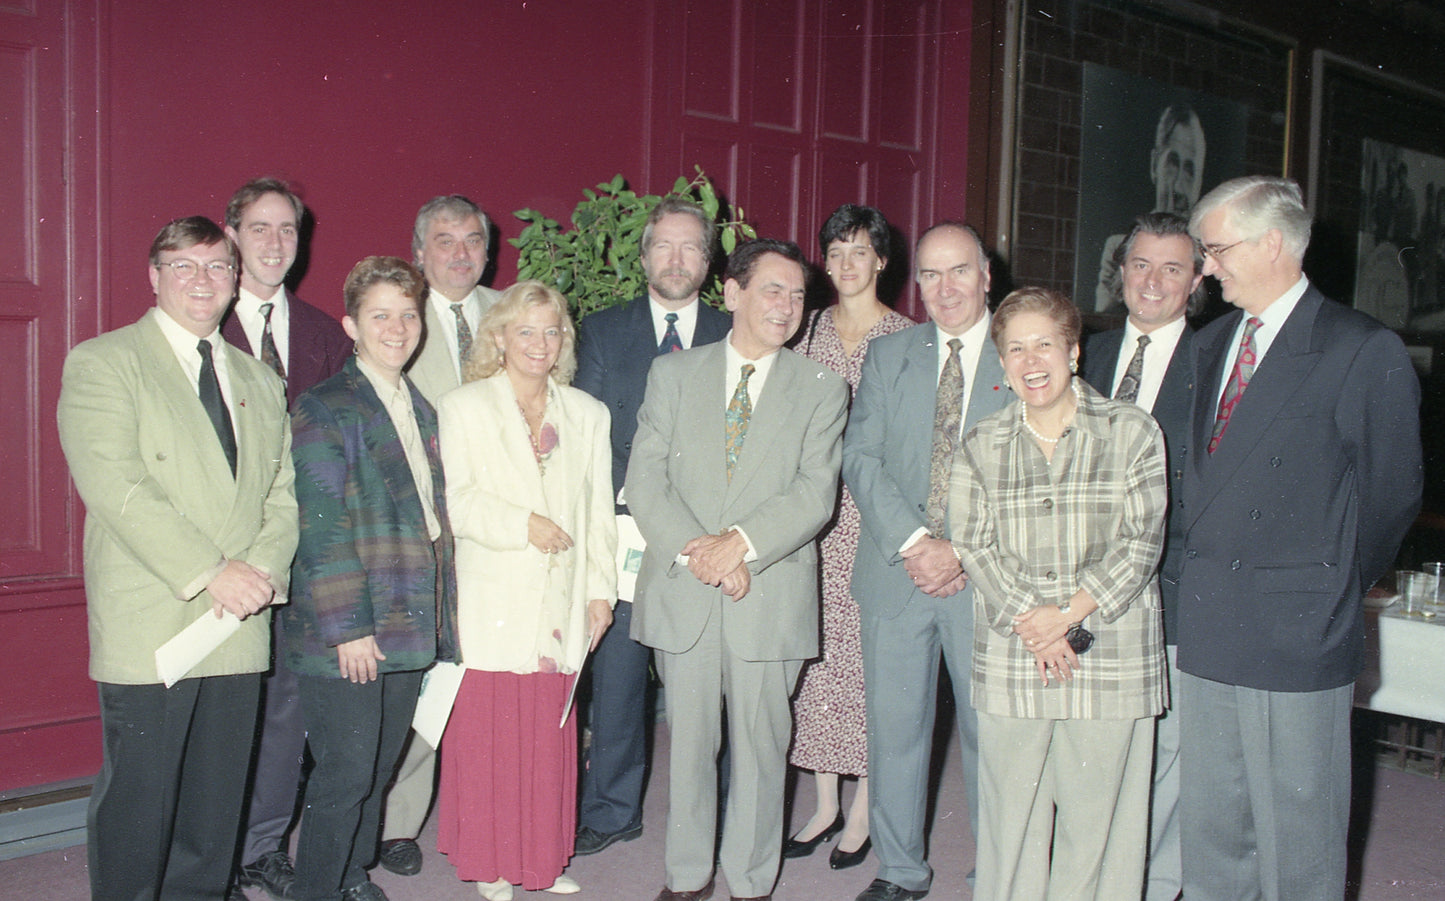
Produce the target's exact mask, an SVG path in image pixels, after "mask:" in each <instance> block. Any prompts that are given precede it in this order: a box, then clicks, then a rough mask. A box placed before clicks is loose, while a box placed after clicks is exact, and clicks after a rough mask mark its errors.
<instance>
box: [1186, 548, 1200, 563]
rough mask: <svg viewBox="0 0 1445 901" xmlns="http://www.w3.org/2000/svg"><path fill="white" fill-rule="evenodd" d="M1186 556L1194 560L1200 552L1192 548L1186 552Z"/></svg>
mask: <svg viewBox="0 0 1445 901" xmlns="http://www.w3.org/2000/svg"><path fill="white" fill-rule="evenodd" d="M1184 556H1185V557H1188V558H1189V559H1190V560H1193V559H1194V558H1195V557H1198V556H1199V552H1198V551H1196V550H1195V549H1194V548H1190V549H1189V550H1187V551H1185V552H1184Z"/></svg>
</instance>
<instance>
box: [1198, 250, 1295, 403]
mask: <svg viewBox="0 0 1445 901" xmlns="http://www.w3.org/2000/svg"><path fill="white" fill-rule="evenodd" d="M1309 286H1310V281H1309V279H1307V278H1305V277H1304V276H1303V275H1301V276H1300V277H1299V281H1297V282H1295V283H1294V287H1292V288H1290V289H1289V290H1288V291H1286V292H1284V293H1283V294H1281V295H1280V297H1279V300H1276V301H1275V302H1274V303H1272V304H1270V305H1269V306H1267V307H1265V308H1264V311H1263V312H1261V313H1260V314H1259V316H1258V319H1259V321H1260V326H1259V328H1257V329H1255V330H1254V368H1255V370H1256V371H1257V370H1258V369H1259V367H1260V366H1262V365H1264V355H1265V354H1267V353H1269V348H1270V345H1272V344H1274V339H1275V336H1276V335H1278V334H1279V330H1280V329H1281V328H1283V327H1284V321H1285V320H1286V319H1288V318H1289V314H1290V313H1293V312H1294V308H1295V305H1296V304H1298V303H1299V300H1300V298H1301V297H1304V294H1305V290H1306V289H1308V288H1309ZM1249 317H1250V314H1249V312H1248V311H1245V313H1244V315H1243V316H1241V317H1240V318H1239V324H1238V325H1236V326H1235V327H1234V335H1233V336H1232V337H1231V338H1230V341H1229V352H1228V353H1227V354H1225V356H1224V369H1223V370H1222V373H1223V374H1222V375H1220V377H1219V392H1218V393H1217V394H1216V395H1215V396H1214V408H1215V409H1216V410H1217V409H1219V401H1220V399H1221V398H1223V397H1224V389H1225V388H1226V387H1227V386H1228V385H1229V374H1230V373H1231V372H1233V371H1234V361H1235V359H1236V358H1237V357H1238V356H1239V342H1240V340H1241V339H1242V338H1243V337H1244V326H1245V323H1247V322H1249Z"/></svg>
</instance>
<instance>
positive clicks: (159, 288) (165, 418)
mask: <svg viewBox="0 0 1445 901" xmlns="http://www.w3.org/2000/svg"><path fill="white" fill-rule="evenodd" d="M236 262H237V260H236V248H235V245H234V244H232V243H231V241H230V239H228V238H227V237H226V235H225V233H224V232H223V231H221V229H220V227H219V226H218V225H216V223H214V222H212V221H210V220H208V219H205V218H203V217H199V216H193V217H190V218H187V219H177V220H175V221H174V222H171V223H170V224H168V225H167V226H166V227H165V228H163V229H161V232H160V234H159V235H157V236H156V239H155V241H154V242H153V243H152V245H151V251H150V281H151V288H152V289H153V290H154V292H155V295H156V309H153V310H150V311H148V312H147V313H146V314H145V315H144V316H142V317H141V318H140V320H139V321H137V322H136V323H134V324H132V325H128V326H125V327H124V328H120V329H116V330H115V331H113V332H110V333H108V334H105V335H102V336H100V337H98V338H95V339H93V340H90V341H86V342H85V343H83V344H81V345H79V346H78V347H76V348H75V349H74V350H72V351H71V353H70V355H69V356H68V357H67V358H66V361H65V370H64V376H63V382H62V387H61V393H60V405H59V411H58V418H59V424H60V440H61V446H62V447H63V449H64V451H65V458H66V461H67V462H68V463H69V465H70V472H71V476H72V477H73V478H74V479H75V485H76V488H77V490H78V491H79V492H80V496H81V499H82V500H83V501H84V502H85V507H86V514H87V515H86V523H85V592H86V606H87V611H88V615H89V621H90V675H91V678H92V679H94V680H95V681H96V682H97V683H98V684H99V691H100V715H101V726H102V729H103V733H104V762H103V763H102V767H101V771H100V774H99V776H97V777H96V782H95V788H94V789H93V791H92V793H91V799H90V811H89V816H88V820H87V826H88V828H89V846H90V847H89V854H90V882H91V897H92V898H93V899H97V901H109V899H134V898H220V897H222V896H223V895H224V894H225V891H226V883H227V880H228V877H229V876H230V870H231V857H232V854H233V851H234V848H235V842H236V837H237V832H238V829H239V825H240V818H241V802H242V792H243V789H244V786H245V780H246V767H247V761H248V760H249V758H250V754H251V743H252V733H253V729H254V726H255V722H256V709H257V701H258V696H259V691H260V684H261V673H262V672H263V671H264V670H265V669H266V667H267V666H268V664H269V659H270V654H269V649H270V641H271V633H270V619H271V617H270V613H269V611H268V610H267V608H268V606H269V605H270V604H271V603H272V602H273V601H278V600H284V598H285V594H286V587H287V586H286V579H287V573H288V569H289V567H290V563H291V557H292V555H293V554H294V553H295V550H296V533H297V520H296V500H295V496H294V494H293V492H292V475H293V473H292V466H291V454H290V443H291V434H290V426H289V423H288V421H287V418H286V402H285V398H284V396H283V389H282V385H281V380H280V379H279V378H277V376H276V375H275V373H273V372H272V371H271V370H270V369H268V368H267V367H266V366H264V365H263V364H261V363H260V362H258V361H257V360H255V359H253V358H251V357H250V356H248V355H247V354H245V353H242V352H241V351H239V350H237V349H235V348H234V347H232V346H231V345H229V344H227V343H225V342H224V341H223V340H222V339H221V336H220V330H219V325H220V321H221V316H222V314H223V313H224V312H225V310H226V306H227V304H229V303H230V301H231V297H232V296H233V294H234V293H235V290H236ZM223 615H229V616H234V617H235V618H237V619H239V620H240V621H241V622H240V623H239V628H237V629H236V631H235V632H234V633H233V634H231V635H230V637H228V638H226V639H225V640H224V642H223V643H222V644H221V645H220V646H219V647H217V648H216V649H215V650H213V651H211V652H210V653H209V654H207V655H206V656H205V657H204V658H203V659H202V660H201V661H200V662H199V663H198V664H196V665H195V666H194V667H193V668H192V669H191V670H190V671H189V672H187V673H186V674H185V676H184V678H181V679H180V680H179V681H177V682H175V684H173V685H172V686H171V687H169V688H167V687H166V686H165V685H164V684H162V680H161V677H160V675H159V673H158V671H157V663H156V650H157V649H158V648H160V647H161V646H162V645H164V644H165V643H166V642H168V641H170V640H171V639H173V638H175V637H176V636H177V635H178V634H179V633H180V632H181V631H182V630H183V629H185V628H186V627H187V626H189V625H191V624H192V623H193V622H195V621H196V620H197V619H199V618H201V617H210V616H215V617H217V618H221V617H223Z"/></svg>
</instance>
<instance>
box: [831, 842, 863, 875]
mask: <svg viewBox="0 0 1445 901" xmlns="http://www.w3.org/2000/svg"><path fill="white" fill-rule="evenodd" d="M872 847H873V837H872V836H869V837H868V838H865V839H863V844H861V845H859V846H858V850H856V851H844V850H843V849H842V848H834V849H833V853H831V854H829V855H828V866H830V867H832V868H833V869H835V870H846V869H848V868H849V867H856V866H858V864H860V863H862V862H863V861H865V860H867V859H868V852H869V850H871V849H872Z"/></svg>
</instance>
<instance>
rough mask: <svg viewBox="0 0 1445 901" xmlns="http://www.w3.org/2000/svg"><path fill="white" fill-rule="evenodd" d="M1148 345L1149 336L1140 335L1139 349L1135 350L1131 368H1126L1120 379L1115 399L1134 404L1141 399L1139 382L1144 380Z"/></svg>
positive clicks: (1130, 363) (1130, 362)
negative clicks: (1145, 352) (1145, 350)
mask: <svg viewBox="0 0 1445 901" xmlns="http://www.w3.org/2000/svg"><path fill="white" fill-rule="evenodd" d="M1148 346H1149V336H1148V335H1140V336H1139V349H1138V350H1136V351H1134V357H1133V359H1131V360H1130V361H1129V368H1128V369H1126V370H1124V377H1123V378H1122V379H1119V390H1117V391H1115V392H1114V400H1122V401H1125V402H1127V403H1131V404H1132V403H1134V402H1135V401H1136V400H1138V399H1139V383H1140V382H1142V381H1143V380H1144V348H1146V347H1148Z"/></svg>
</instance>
